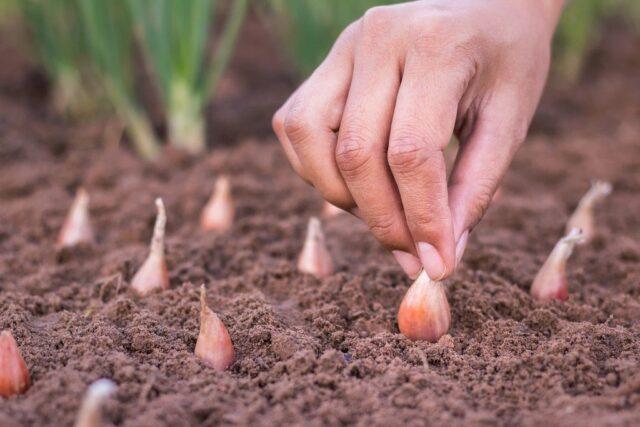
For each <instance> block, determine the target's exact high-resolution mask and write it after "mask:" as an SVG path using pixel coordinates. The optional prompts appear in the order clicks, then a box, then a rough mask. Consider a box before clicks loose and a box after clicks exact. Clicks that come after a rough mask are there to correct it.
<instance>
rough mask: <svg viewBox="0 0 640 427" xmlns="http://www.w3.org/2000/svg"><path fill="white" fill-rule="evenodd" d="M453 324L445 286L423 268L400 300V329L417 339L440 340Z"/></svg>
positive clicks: (406, 334)
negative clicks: (433, 278)
mask: <svg viewBox="0 0 640 427" xmlns="http://www.w3.org/2000/svg"><path fill="white" fill-rule="evenodd" d="M450 324H451V309H450V308H449V301H448V300H447V295H446V293H445V291H444V286H443V285H442V283H441V282H436V281H433V280H431V278H429V276H428V275H427V273H426V272H425V271H424V270H423V271H422V272H421V273H420V275H419V276H418V278H417V279H416V281H415V282H413V284H412V285H411V287H410V288H409V290H408V291H407V293H406V294H405V296H404V298H403V299H402V302H401V303H400V308H399V309H398V327H399V328H400V332H402V334H403V335H404V336H406V337H407V338H409V339H410V340H413V341H417V340H427V341H429V342H437V341H438V339H440V337H441V336H443V335H444V334H446V333H447V331H448V330H449V325H450Z"/></svg>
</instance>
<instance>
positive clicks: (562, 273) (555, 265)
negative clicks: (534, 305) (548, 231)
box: [530, 228, 583, 301]
mask: <svg viewBox="0 0 640 427" xmlns="http://www.w3.org/2000/svg"><path fill="white" fill-rule="evenodd" d="M582 239H583V235H582V231H580V230H579V229H577V228H574V229H573V230H571V232H569V234H567V235H566V236H564V237H563V238H561V239H560V240H559V241H558V243H556V245H555V247H554V248H553V250H552V251H551V254H549V257H548V258H547V260H546V261H545V262H544V264H543V265H542V267H541V268H540V271H538V274H537V275H536V277H535V278H534V279H533V283H532V284H531V291H530V292H531V296H532V297H533V298H535V299H537V300H539V301H551V300H560V301H564V300H566V299H567V298H568V297H569V286H568V282H567V273H566V266H567V260H568V259H569V257H570V256H571V254H572V253H573V249H574V248H575V246H576V244H578V243H580V242H582Z"/></svg>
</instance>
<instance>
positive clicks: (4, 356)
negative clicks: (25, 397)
mask: <svg viewBox="0 0 640 427" xmlns="http://www.w3.org/2000/svg"><path fill="white" fill-rule="evenodd" d="M30 385H31V376H30V375H29V370H28V369H27V364H26V363H24V359H23V358H22V354H21V353H20V349H19V348H18V344H17V343H16V340H15V339H14V338H13V334H12V333H11V331H9V330H6V331H2V333H1V334H0V396H1V397H5V398H8V397H11V396H15V395H17V394H22V393H24V392H25V391H27V389H28V388H29V386H30Z"/></svg>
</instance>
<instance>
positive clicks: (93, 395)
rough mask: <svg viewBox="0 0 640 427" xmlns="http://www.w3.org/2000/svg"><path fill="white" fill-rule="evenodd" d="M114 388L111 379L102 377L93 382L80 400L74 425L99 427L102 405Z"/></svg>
mask: <svg viewBox="0 0 640 427" xmlns="http://www.w3.org/2000/svg"><path fill="white" fill-rule="evenodd" d="M116 388H117V387H116V385H115V384H114V383H113V381H110V380H107V379H104V378H103V379H100V380H97V381H95V382H93V383H92V384H91V385H90V386H89V388H88V390H87V394H86V395H85V397H84V400H83V401H82V406H80V412H79V413H78V417H77V418H76V422H75V424H74V427H101V426H102V405H103V404H104V401H105V400H107V398H108V397H109V396H111V394H113V392H114V391H115V390H116Z"/></svg>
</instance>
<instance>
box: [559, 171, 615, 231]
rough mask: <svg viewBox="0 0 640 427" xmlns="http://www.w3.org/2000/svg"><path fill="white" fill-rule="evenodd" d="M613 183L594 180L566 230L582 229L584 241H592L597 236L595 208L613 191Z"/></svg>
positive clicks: (568, 222)
mask: <svg viewBox="0 0 640 427" xmlns="http://www.w3.org/2000/svg"><path fill="white" fill-rule="evenodd" d="M611 189H612V187H611V184H610V183H608V182H604V181H594V182H593V184H591V188H590V189H589V191H587V192H586V193H585V195H584V196H582V199H580V202H579V203H578V206H577V207H576V210H575V211H574V212H573V214H572V215H571V217H570V218H569V220H568V221H567V227H566V230H565V232H566V233H570V232H571V230H573V229H574V228H577V229H579V230H582V235H583V243H588V242H590V241H591V240H592V239H593V237H594V236H595V229H596V227H595V220H594V215H593V209H594V206H595V205H596V203H598V202H599V201H601V200H603V199H604V198H605V197H607V196H608V195H609V194H610V193H611Z"/></svg>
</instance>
